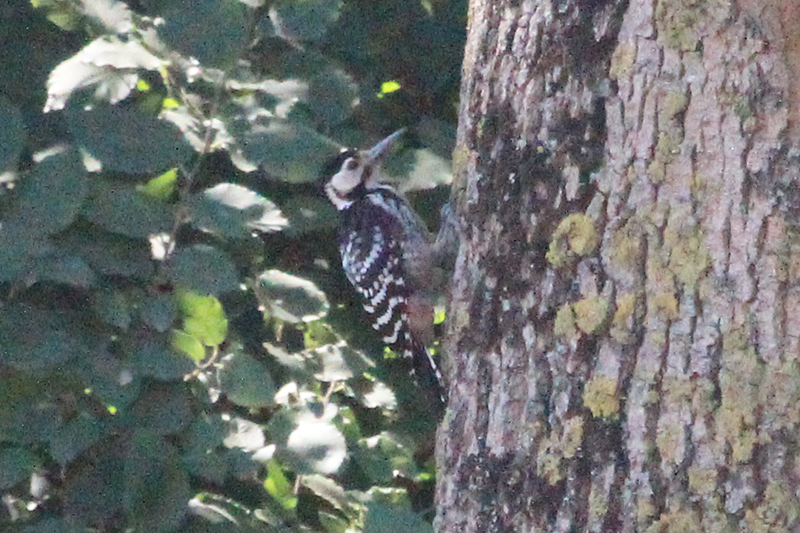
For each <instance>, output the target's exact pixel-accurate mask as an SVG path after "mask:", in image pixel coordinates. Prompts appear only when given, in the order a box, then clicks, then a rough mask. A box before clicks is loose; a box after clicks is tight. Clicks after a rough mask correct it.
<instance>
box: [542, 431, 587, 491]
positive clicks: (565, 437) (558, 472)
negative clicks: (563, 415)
mask: <svg viewBox="0 0 800 533" xmlns="http://www.w3.org/2000/svg"><path fill="white" fill-rule="evenodd" d="M582 443H583V419H582V418H581V417H579V416H573V417H571V418H568V419H567V420H566V421H565V422H564V425H563V427H562V428H561V431H558V430H556V429H554V430H553V431H551V432H550V434H549V435H548V436H547V437H546V438H545V439H542V441H541V444H540V445H539V462H538V464H537V474H538V475H540V476H542V477H543V478H545V479H546V480H547V482H548V483H550V484H551V485H554V484H556V483H558V482H559V481H561V480H562V479H564V468H563V467H564V460H565V459H573V458H575V457H576V456H577V455H578V452H579V451H580V448H581V445H582Z"/></svg>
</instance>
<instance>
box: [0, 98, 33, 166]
mask: <svg viewBox="0 0 800 533" xmlns="http://www.w3.org/2000/svg"><path fill="white" fill-rule="evenodd" d="M0 124H2V125H3V127H2V128H0V173H3V172H5V171H7V170H15V169H16V167H17V159H18V158H19V154H20V153H21V152H22V147H23V146H25V137H26V133H27V132H26V131H25V123H24V122H23V121H22V113H20V112H19V109H17V107H16V106H14V105H13V104H12V103H11V102H10V101H9V100H8V98H6V97H5V96H2V95H0Z"/></svg>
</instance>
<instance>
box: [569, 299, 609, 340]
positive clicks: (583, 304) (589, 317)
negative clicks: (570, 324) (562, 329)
mask: <svg viewBox="0 0 800 533" xmlns="http://www.w3.org/2000/svg"><path fill="white" fill-rule="evenodd" d="M608 305H609V304H608V300H607V299H606V298H603V297H602V296H592V297H590V298H584V299H582V300H578V301H577V302H575V304H574V305H573V306H572V309H573V311H574V312H575V325H576V326H578V329H580V330H581V331H583V332H584V333H588V334H592V333H598V332H599V330H600V326H602V325H603V323H604V322H605V321H606V317H607V316H608Z"/></svg>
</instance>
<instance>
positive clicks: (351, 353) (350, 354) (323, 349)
mask: <svg viewBox="0 0 800 533" xmlns="http://www.w3.org/2000/svg"><path fill="white" fill-rule="evenodd" d="M312 353H313V354H314V356H315V358H316V359H318V360H319V361H320V363H321V364H322V369H321V370H320V371H319V372H317V373H316V374H314V377H315V378H317V379H318V380H320V381H324V382H330V381H345V380H348V379H350V378H352V377H353V376H361V375H362V374H363V373H364V372H366V370H367V369H368V368H369V367H370V366H374V364H373V363H372V362H371V361H370V360H369V359H367V358H366V357H365V356H364V355H362V354H361V353H360V352H358V351H356V350H354V349H352V348H350V347H349V346H347V345H346V344H345V343H344V342H342V343H339V344H327V345H325V346H320V347H319V348H316V349H315V350H313V352H312Z"/></svg>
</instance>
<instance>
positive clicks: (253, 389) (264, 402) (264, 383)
mask: <svg viewBox="0 0 800 533" xmlns="http://www.w3.org/2000/svg"><path fill="white" fill-rule="evenodd" d="M219 383H220V390H221V391H222V392H223V393H224V394H225V395H226V396H227V397H228V399H229V400H230V401H232V402H233V403H236V404H238V405H242V406H244V407H253V408H260V407H270V406H273V405H275V391H276V388H275V382H274V381H273V380H272V376H271V375H270V374H269V372H268V371H267V369H266V367H264V365H263V364H261V363H259V362H258V361H256V360H255V359H253V358H252V357H251V356H249V355H247V354H246V353H244V352H243V351H237V352H235V353H232V354H229V355H227V356H226V357H225V358H224V359H223V366H222V368H221V369H220V371H219Z"/></svg>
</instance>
